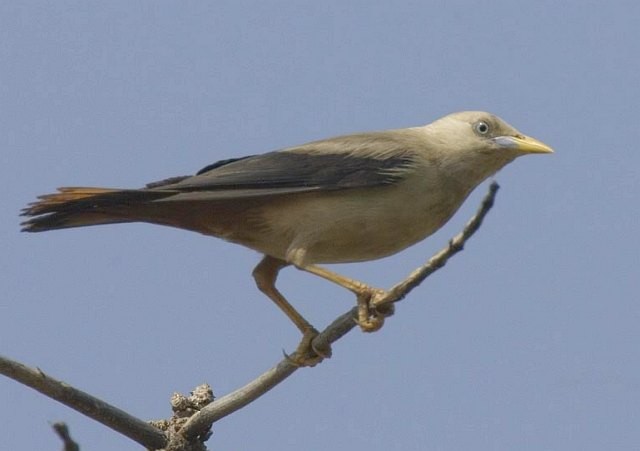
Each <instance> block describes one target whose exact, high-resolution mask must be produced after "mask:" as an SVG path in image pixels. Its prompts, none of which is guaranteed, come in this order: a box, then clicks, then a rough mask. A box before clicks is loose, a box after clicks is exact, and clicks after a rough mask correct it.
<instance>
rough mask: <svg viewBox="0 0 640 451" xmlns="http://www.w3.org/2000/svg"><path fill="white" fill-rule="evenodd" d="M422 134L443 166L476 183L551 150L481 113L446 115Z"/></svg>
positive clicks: (491, 115) (492, 117)
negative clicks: (432, 143) (433, 145)
mask: <svg viewBox="0 0 640 451" xmlns="http://www.w3.org/2000/svg"><path fill="white" fill-rule="evenodd" d="M425 132H426V133H427V134H428V135H429V136H430V137H431V139H432V140H434V141H435V143H436V145H437V148H438V151H437V152H438V154H439V157H440V159H441V162H442V163H443V165H446V167H447V168H448V169H449V170H450V171H453V172H454V173H458V174H459V175H460V176H462V177H470V178H472V179H476V180H477V182H478V183H479V182H480V181H482V180H484V179H485V178H487V177H489V176H490V175H492V174H494V173H495V172H497V171H498V170H500V169H501V168H502V167H503V166H504V165H506V164H508V163H510V162H511V161H513V160H514V159H515V158H517V157H519V156H522V155H527V154H533V153H553V149H551V147H549V146H547V145H546V144H544V143H542V142H541V141H538V140H537V139H535V138H532V137H530V136H526V135H524V134H523V133H520V132H519V131H518V130H516V129H515V128H514V127H512V126H511V125H509V124H508V123H506V122H505V121H503V120H502V119H500V118H499V117H497V116H495V115H493V114H491V113H486V112H483V111H463V112H460V113H453V114H450V115H448V116H445V117H443V118H441V119H439V120H437V121H435V122H433V123H431V124H429V125H427V126H426V127H425Z"/></svg>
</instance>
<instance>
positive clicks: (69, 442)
mask: <svg viewBox="0 0 640 451" xmlns="http://www.w3.org/2000/svg"><path fill="white" fill-rule="evenodd" d="M51 427H52V428H53V430H54V431H56V434H58V436H59V437H60V439H61V440H62V444H63V448H62V451H80V447H79V446H78V444H77V443H76V442H75V441H74V440H73V439H72V438H71V435H70V434H69V428H68V427H67V425H66V424H65V423H61V422H58V423H53V424H52V425H51Z"/></svg>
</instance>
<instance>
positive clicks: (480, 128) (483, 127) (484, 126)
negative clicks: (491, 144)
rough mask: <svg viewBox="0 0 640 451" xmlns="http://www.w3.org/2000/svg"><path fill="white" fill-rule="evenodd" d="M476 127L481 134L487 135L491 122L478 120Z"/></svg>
mask: <svg viewBox="0 0 640 451" xmlns="http://www.w3.org/2000/svg"><path fill="white" fill-rule="evenodd" d="M474 128H475V129H476V132H478V134H480V135H486V134H487V133H489V124H487V123H486V122H484V121H480V122H476V125H475V126H474Z"/></svg>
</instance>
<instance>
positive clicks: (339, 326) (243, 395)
mask: <svg viewBox="0 0 640 451" xmlns="http://www.w3.org/2000/svg"><path fill="white" fill-rule="evenodd" d="M498 189H499V185H498V184H497V183H496V182H495V181H494V182H492V183H491V185H490V186H489V192H488V193H487V194H486V195H485V197H484V199H483V200H482V204H481V205H480V208H479V209H478V211H477V212H476V214H475V215H474V216H473V217H472V218H471V219H470V220H469V222H467V224H466V225H465V227H464V229H463V230H462V232H460V233H459V234H457V235H456V236H455V237H454V238H453V239H452V240H451V241H450V242H449V244H448V246H447V247H445V248H444V249H442V250H441V251H439V252H438V253H437V254H436V255H434V256H433V257H432V258H430V259H429V261H428V262H427V263H426V264H425V265H424V266H421V267H420V268H418V269H417V270H415V271H414V272H412V273H411V274H410V275H409V276H408V277H407V278H406V279H405V280H403V281H402V282H400V283H399V284H397V285H395V286H394V287H392V288H391V289H390V290H389V291H387V292H386V293H385V294H384V295H383V296H381V297H378V298H375V299H373V300H372V302H373V303H374V306H375V307H379V308H383V307H385V306H387V307H388V306H389V305H390V304H392V303H394V302H397V301H400V300H401V299H402V298H404V297H405V296H406V295H407V294H408V293H409V292H410V291H411V290H413V289H414V288H415V287H417V286H418V285H419V284H420V283H422V282H423V281H424V280H425V279H426V278H427V277H428V276H429V275H431V274H433V273H434V272H435V271H437V270H438V269H439V268H442V267H443V266H444V265H445V264H446V263H447V260H449V258H451V257H452V256H453V255H455V254H456V253H458V252H460V251H461V250H462V248H463V246H464V244H465V243H466V241H467V240H468V239H469V238H471V236H473V234H474V233H475V232H476V231H477V230H478V229H479V228H480V225H481V224H482V221H483V220H484V218H485V216H486V215H487V213H489V210H491V207H492V206H493V203H494V200H495V197H496V194H497V192H498ZM357 318H358V308H357V307H354V308H352V309H351V310H349V311H348V312H346V313H344V314H342V315H341V316H339V317H338V318H336V319H335V320H334V321H333V322H332V323H331V324H330V325H329V326H327V328H326V329H324V330H323V331H322V332H321V333H320V334H319V335H318V336H317V337H316V338H315V339H314V341H313V343H314V346H315V347H317V348H321V349H324V348H326V346H327V344H331V343H333V342H335V341H337V340H339V339H340V338H341V337H342V336H344V335H345V334H347V333H348V332H349V331H351V329H353V328H354V327H355V326H356V325H357V323H356V319H357ZM297 369H298V367H296V366H295V365H294V364H293V363H292V362H291V361H290V360H289V359H288V358H287V357H286V356H285V358H284V359H283V360H282V361H281V362H280V363H278V364H277V365H276V366H274V367H273V368H271V369H269V370H268V371H266V372H265V373H263V374H261V375H260V376H258V377H257V378H256V379H254V380H253V381H251V382H249V383H248V384H247V385H245V386H244V387H241V388H239V389H237V390H235V391H234V392H232V393H229V394H228V395H225V396H223V397H221V398H218V399H217V400H215V401H214V402H213V403H211V404H209V405H208V406H207V407H205V408H203V409H202V410H200V412H198V413H196V414H195V415H193V416H192V417H191V419H190V420H189V421H188V422H187V423H186V424H185V425H184V428H183V429H182V434H183V435H184V437H185V438H187V439H192V438H195V437H196V436H198V435H199V434H201V433H203V432H204V431H207V430H209V428H210V427H211V425H212V424H213V423H214V422H216V421H218V420H219V419H221V418H224V417H226V416H227V415H230V414H232V413H233V412H235V411H236V410H239V409H241V408H242V407H244V406H246V405H247V404H249V403H251V402H252V401H255V400H256V399H258V398H259V397H260V396H262V395H264V394H265V393H266V392H268V391H269V390H271V389H272V388H273V387H275V386H276V385H278V384H279V383H280V382H282V381H284V380H285V379H286V378H287V377H289V376H290V375H292V374H293V373H294V372H295V371H296V370H297Z"/></svg>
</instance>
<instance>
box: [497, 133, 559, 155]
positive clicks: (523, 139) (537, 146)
mask: <svg viewBox="0 0 640 451" xmlns="http://www.w3.org/2000/svg"><path fill="white" fill-rule="evenodd" d="M494 141H495V142H496V143H498V144H499V145H501V146H504V147H509V148H511V149H517V150H518V151H519V152H522V153H553V149H552V148H551V147H549V146H547V145H546V144H545V143H543V142H542V141H538V140H537V139H535V138H532V137H530V136H525V135H516V136H499V137H497V138H494Z"/></svg>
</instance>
